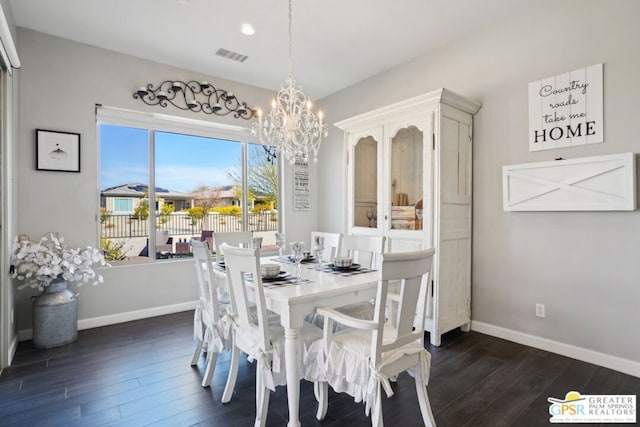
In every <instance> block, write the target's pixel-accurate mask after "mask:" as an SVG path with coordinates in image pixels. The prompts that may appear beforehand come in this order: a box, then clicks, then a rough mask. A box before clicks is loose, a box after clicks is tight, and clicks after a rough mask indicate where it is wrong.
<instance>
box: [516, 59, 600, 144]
mask: <svg viewBox="0 0 640 427" xmlns="http://www.w3.org/2000/svg"><path fill="white" fill-rule="evenodd" d="M602 81H603V80H602V64H596V65H592V66H590V67H585V68H581V69H579V70H575V71H571V72H570V73H565V74H560V75H557V76H553V77H549V78H546V79H543V80H539V81H535V82H531V83H529V151H539V150H548V149H551V148H563V147H572V146H574V145H584V144H595V143H598V142H604V123H603V116H602V110H603V84H602Z"/></svg>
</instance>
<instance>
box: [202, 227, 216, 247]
mask: <svg viewBox="0 0 640 427" xmlns="http://www.w3.org/2000/svg"><path fill="white" fill-rule="evenodd" d="M200 241H201V242H206V243H207V246H209V250H210V251H211V252H213V249H214V247H213V230H202V231H201V232H200Z"/></svg>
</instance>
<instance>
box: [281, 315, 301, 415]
mask: <svg viewBox="0 0 640 427" xmlns="http://www.w3.org/2000/svg"><path fill="white" fill-rule="evenodd" d="M284 352H285V360H286V367H287V401H288V403H289V423H288V424H287V427H300V420H299V419H298V417H299V405H300V379H299V372H298V360H300V329H299V328H285V330H284Z"/></svg>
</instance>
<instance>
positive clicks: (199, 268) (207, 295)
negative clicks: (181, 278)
mask: <svg viewBox="0 0 640 427" xmlns="http://www.w3.org/2000/svg"><path fill="white" fill-rule="evenodd" d="M191 246H192V248H193V260H194V263H195V267H196V276H197V278H198V289H199V292H200V301H202V302H205V303H206V304H207V309H208V310H209V311H210V313H211V315H212V316H213V319H217V318H218V316H219V307H218V299H217V292H216V281H215V276H214V274H215V273H214V272H213V264H212V263H213V260H212V259H211V254H210V252H209V249H208V248H207V246H206V244H205V243H204V242H199V241H197V240H192V241H191Z"/></svg>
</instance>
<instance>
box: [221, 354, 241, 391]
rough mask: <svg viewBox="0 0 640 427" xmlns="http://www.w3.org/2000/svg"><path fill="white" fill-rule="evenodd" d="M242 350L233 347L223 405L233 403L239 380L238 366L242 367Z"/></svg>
mask: <svg viewBox="0 0 640 427" xmlns="http://www.w3.org/2000/svg"><path fill="white" fill-rule="evenodd" d="M240 353H241V351H240V349H239V348H238V347H236V346H235V345H234V346H233V348H232V350H231V363H230V365H229V375H228V376H227V384H226V385H225V386H224V392H223V393H222V403H228V402H229V401H231V396H232V395H233V390H234V389H235V388H236V379H237V378H238V366H239V365H240Z"/></svg>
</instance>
